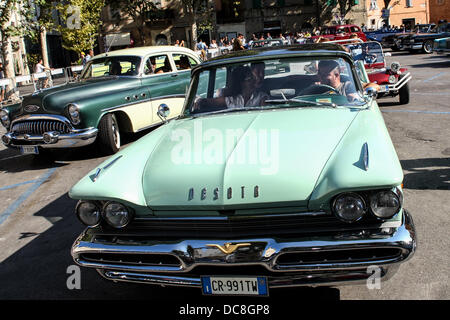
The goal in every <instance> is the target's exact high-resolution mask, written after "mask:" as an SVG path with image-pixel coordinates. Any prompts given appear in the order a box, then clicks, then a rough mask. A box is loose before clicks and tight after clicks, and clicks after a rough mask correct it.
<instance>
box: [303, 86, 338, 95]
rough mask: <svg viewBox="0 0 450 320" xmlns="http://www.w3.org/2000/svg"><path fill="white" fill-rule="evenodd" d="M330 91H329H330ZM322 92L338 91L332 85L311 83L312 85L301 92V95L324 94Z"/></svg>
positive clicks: (334, 92)
mask: <svg viewBox="0 0 450 320" xmlns="http://www.w3.org/2000/svg"><path fill="white" fill-rule="evenodd" d="M330 91H331V92H330ZM324 93H333V94H339V95H340V93H339V91H337V90H336V89H335V88H333V87H332V86H329V85H327V84H313V85H312V86H309V87H308V88H306V89H305V90H303V91H302V92H301V94H302V95H305V94H324Z"/></svg>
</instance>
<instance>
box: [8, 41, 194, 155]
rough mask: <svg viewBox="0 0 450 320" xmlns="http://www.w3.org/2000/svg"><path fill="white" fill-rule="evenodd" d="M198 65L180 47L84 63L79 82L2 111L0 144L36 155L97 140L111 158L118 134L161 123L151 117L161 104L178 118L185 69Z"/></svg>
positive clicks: (39, 93)
mask: <svg viewBox="0 0 450 320" xmlns="http://www.w3.org/2000/svg"><path fill="white" fill-rule="evenodd" d="M199 63H200V60H199V59H198V57H197V55H196V54H195V53H194V52H193V51H192V50H190V49H186V48H182V47H171V46H159V47H158V46H156V47H141V48H131V49H124V50H117V51H112V52H108V53H103V54H100V55H98V56H95V57H94V58H93V59H92V60H90V61H89V62H88V63H87V65H86V66H85V68H84V69H83V72H82V74H81V77H80V80H79V81H77V82H74V83H68V84H66V85H63V86H57V87H53V88H49V89H44V90H42V91H37V92H35V93H33V94H32V95H29V96H25V97H24V99H23V101H22V102H21V103H18V104H14V105H11V106H7V107H5V108H3V109H2V110H1V111H0V118H1V122H2V124H3V126H5V127H6V129H7V131H8V132H7V133H6V134H5V135H4V136H3V137H2V141H3V143H4V144H5V145H6V146H8V147H13V148H20V149H21V151H22V152H23V153H39V150H40V149H41V148H44V149H54V148H67V147H70V148H73V147H80V146H84V145H87V144H90V143H93V142H94V141H96V140H97V142H98V143H99V146H100V148H101V149H102V150H103V151H104V152H105V153H107V154H108V153H109V154H112V153H115V152H117V151H118V150H119V148H120V145H121V140H120V133H121V132H131V133H135V132H138V131H141V130H144V129H147V128H150V127H152V126H156V125H159V124H161V123H162V120H161V119H160V118H159V117H158V116H157V113H156V110H157V108H158V106H159V104H160V103H161V101H162V100H164V102H165V103H166V104H167V105H168V106H169V107H170V108H171V111H172V112H171V115H172V116H173V117H175V116H177V115H178V114H179V113H180V112H181V110H182V107H183V103H184V98H185V94H186V90H187V87H188V86H189V81H190V69H191V67H193V66H195V65H197V64H199ZM41 150H42V149H41Z"/></svg>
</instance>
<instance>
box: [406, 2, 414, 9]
mask: <svg viewBox="0 0 450 320" xmlns="http://www.w3.org/2000/svg"><path fill="white" fill-rule="evenodd" d="M412 6H413V3H412V0H406V7H407V8H411V7H412Z"/></svg>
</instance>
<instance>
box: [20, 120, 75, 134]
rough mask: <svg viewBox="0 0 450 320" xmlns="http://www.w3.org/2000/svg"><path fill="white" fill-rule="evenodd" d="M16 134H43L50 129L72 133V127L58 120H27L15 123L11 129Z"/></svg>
mask: <svg viewBox="0 0 450 320" xmlns="http://www.w3.org/2000/svg"><path fill="white" fill-rule="evenodd" d="M11 131H12V132H14V133H16V134H35V135H42V134H44V132H48V131H58V132H59V133H70V128H69V126H68V125H67V124H65V123H64V122H61V121H58V120H47V119H42V120H27V121H20V122H16V123H14V125H13V126H12V129H11Z"/></svg>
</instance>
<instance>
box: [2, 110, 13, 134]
mask: <svg viewBox="0 0 450 320" xmlns="http://www.w3.org/2000/svg"><path fill="white" fill-rule="evenodd" d="M0 121H1V122H2V125H3V126H4V127H5V128H7V129H8V128H9V125H10V124H11V121H10V120H9V114H8V111H6V110H4V109H2V110H0Z"/></svg>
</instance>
